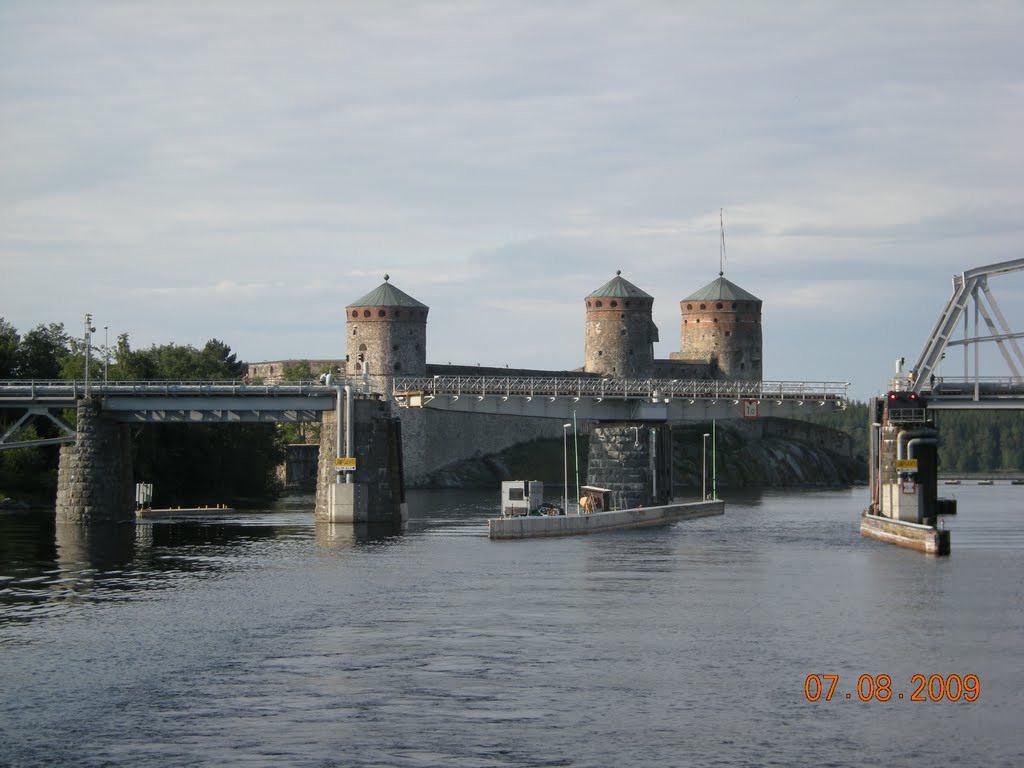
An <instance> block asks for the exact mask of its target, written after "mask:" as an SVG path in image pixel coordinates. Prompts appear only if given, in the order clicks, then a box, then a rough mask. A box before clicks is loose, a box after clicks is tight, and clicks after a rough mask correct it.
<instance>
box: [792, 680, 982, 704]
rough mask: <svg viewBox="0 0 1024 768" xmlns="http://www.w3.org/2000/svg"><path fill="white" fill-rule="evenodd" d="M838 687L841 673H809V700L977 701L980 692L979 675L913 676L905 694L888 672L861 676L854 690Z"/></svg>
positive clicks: (806, 689) (806, 690) (806, 692)
mask: <svg viewBox="0 0 1024 768" xmlns="http://www.w3.org/2000/svg"><path fill="white" fill-rule="evenodd" d="M839 688H840V684H839V675H808V676H807V679H806V680H804V695H806V696H807V700H808V701H820V700H822V699H824V700H825V701H832V698H833V697H838V698H840V699H851V700H859V701H890V700H895V701H899V700H901V699H904V698H905V699H907V700H909V701H977V700H978V697H979V696H980V695H981V681H980V680H978V676H977V675H964V676H960V675H946V676H945V677H943V676H942V675H911V677H910V685H909V686H908V687H907V690H906V692H905V693H904V692H903V691H900V690H895V689H894V688H893V682H892V678H891V677H889V675H861V676H860V677H859V678H857V685H856V689H855V691H852V692H845V691H841V690H837V689H839Z"/></svg>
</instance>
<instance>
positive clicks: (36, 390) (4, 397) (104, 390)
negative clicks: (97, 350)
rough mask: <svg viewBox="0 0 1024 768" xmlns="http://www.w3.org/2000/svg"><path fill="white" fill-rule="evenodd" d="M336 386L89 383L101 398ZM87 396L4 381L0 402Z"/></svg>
mask: <svg viewBox="0 0 1024 768" xmlns="http://www.w3.org/2000/svg"><path fill="white" fill-rule="evenodd" d="M334 392H335V387H334V386H327V385H324V384H320V383H319V382H317V381H295V382H287V383H282V384H251V383H249V384H247V383H244V382H243V381H241V380H233V381H188V380H180V381H168V380H158V381H108V382H89V393H90V394H91V395H99V396H143V397H144V396H153V395H163V396H167V397H175V396H178V397H185V396H195V395H215V396H216V395H230V396H233V397H246V396H267V395H270V396H273V395H293V396H294V395H308V396H330V395H333V394H334ZM85 395H86V387H85V382H84V381H81V380H79V381H65V380H52V379H49V380H48V379H35V380H26V379H7V380H0V401H8V402H10V401H44V400H78V399H81V398H83V397H85Z"/></svg>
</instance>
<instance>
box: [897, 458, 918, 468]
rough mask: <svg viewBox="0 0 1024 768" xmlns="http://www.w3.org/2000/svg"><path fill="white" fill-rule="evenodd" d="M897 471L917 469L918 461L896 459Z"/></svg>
mask: <svg viewBox="0 0 1024 768" xmlns="http://www.w3.org/2000/svg"><path fill="white" fill-rule="evenodd" d="M896 469H917V459H896Z"/></svg>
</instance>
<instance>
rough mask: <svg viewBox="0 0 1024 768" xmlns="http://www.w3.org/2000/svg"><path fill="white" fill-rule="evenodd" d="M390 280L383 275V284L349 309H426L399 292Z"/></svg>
mask: <svg viewBox="0 0 1024 768" xmlns="http://www.w3.org/2000/svg"><path fill="white" fill-rule="evenodd" d="M390 279H391V276H390V275H384V282H383V283H381V284H380V285H378V286H377V287H376V288H374V289H373V290H372V291H370V292H369V293H368V294H366V295H365V296H363V297H362V298H361V299H356V300H355V301H353V302H352V303H351V304H349V306H350V307H423V308H424V309H427V308H428V307H427V305H426V304H424V303H422V302H420V301H416V299H414V298H413V297H412V296H410V295H409V294H408V293H405V292H404V291H400V290H398V289H397V288H395V286H393V285H392V284H391V283H389V282H388V280H390Z"/></svg>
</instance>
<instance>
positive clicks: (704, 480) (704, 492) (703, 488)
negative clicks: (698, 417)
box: [700, 432, 711, 501]
mask: <svg viewBox="0 0 1024 768" xmlns="http://www.w3.org/2000/svg"><path fill="white" fill-rule="evenodd" d="M709 437H711V433H710V432H705V433H704V440H703V441H702V442H703V445H704V463H703V471H702V477H701V483H700V498H701V501H707V500H708V438H709Z"/></svg>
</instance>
